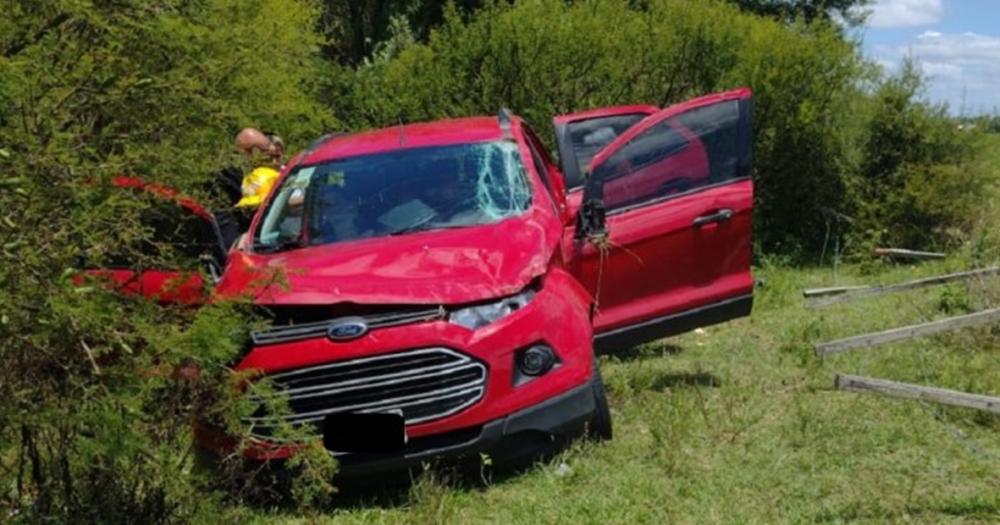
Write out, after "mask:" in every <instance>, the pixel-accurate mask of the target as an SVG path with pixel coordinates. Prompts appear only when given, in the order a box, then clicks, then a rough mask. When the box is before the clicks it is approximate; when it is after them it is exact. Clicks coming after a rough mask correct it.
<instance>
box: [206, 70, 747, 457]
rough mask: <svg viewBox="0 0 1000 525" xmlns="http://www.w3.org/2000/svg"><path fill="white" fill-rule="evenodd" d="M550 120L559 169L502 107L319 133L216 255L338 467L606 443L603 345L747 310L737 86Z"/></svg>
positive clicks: (269, 360) (227, 285)
mask: <svg viewBox="0 0 1000 525" xmlns="http://www.w3.org/2000/svg"><path fill="white" fill-rule="evenodd" d="M554 123H555V128H556V134H557V142H558V146H559V153H560V158H561V159H562V166H561V167H560V166H557V165H556V164H555V163H554V162H553V161H552V159H551V158H550V157H549V155H548V153H547V152H546V149H545V148H544V146H543V145H542V142H541V141H540V140H539V139H538V138H537V136H536V135H535V134H534V133H533V132H532V131H531V129H529V127H528V126H527V125H526V124H525V123H524V122H523V121H522V120H521V119H520V118H518V117H516V116H513V115H510V114H509V113H507V112H505V111H502V112H501V113H500V115H499V116H497V117H477V118H465V119H456V120H445V121H438V122H431V123H423V124H411V125H405V126H398V127H391V128H386V129H382V130H377V131H370V132H363V133H356V134H351V135H341V136H336V137H333V138H329V139H326V140H322V141H320V142H319V143H318V144H317V145H315V146H313V147H311V148H310V149H309V150H307V151H305V152H303V153H301V154H299V155H298V156H297V157H296V158H295V159H294V160H293V161H292V162H290V163H289V165H288V166H287V167H286V168H285V169H284V170H283V173H282V178H281V179H280V180H279V182H278V184H276V186H275V188H274V190H272V192H271V195H270V196H269V198H268V200H267V201H266V202H265V204H264V205H263V206H262V207H261V209H260V211H259V212H258V213H257V215H256V217H255V218H254V220H253V223H252V225H251V227H250V231H249V232H248V233H247V235H245V236H244V237H243V238H242V239H241V241H240V242H238V243H237V245H236V246H235V247H234V248H233V249H232V250H231V251H230V253H229V254H228V257H227V259H228V260H227V261H226V263H225V268H224V270H223V272H222V275H221V280H220V281H219V282H218V283H217V285H216V286H215V293H216V294H217V295H218V296H221V297H227V296H245V295H246V294H248V293H249V294H252V296H253V297H254V301H255V302H256V303H257V304H258V305H260V306H261V307H264V308H265V309H266V310H267V311H269V312H270V314H271V315H272V316H273V324H272V326H271V327H270V328H267V329H264V330H261V331H257V332H254V333H253V334H252V348H250V349H249V351H248V352H247V353H246V355H245V356H244V357H243V359H242V361H241V362H240V363H239V364H238V365H237V368H238V369H241V370H243V369H254V370H258V371H260V372H262V373H263V374H266V375H267V376H269V377H270V378H271V379H272V380H273V381H274V383H275V384H276V385H277V387H278V391H280V392H282V393H283V395H285V396H287V399H288V401H289V404H290V407H291V409H292V413H291V415H290V416H287V418H286V419H287V420H288V421H290V422H291V423H293V424H294V425H312V428H314V429H315V432H316V434H317V436H322V438H323V439H324V443H325V444H326V446H327V448H328V449H330V450H331V452H332V453H333V454H335V455H336V456H337V458H338V459H339V461H340V465H341V472H342V473H345V474H348V475H350V474H352V473H361V474H372V473H377V472H381V471H386V470H395V469H399V468H402V467H405V466H407V465H410V464H413V463H415V462H419V461H422V460H426V459H428V458H433V457H441V456H453V455H464V454H468V453H470V452H473V453H474V452H487V453H490V454H493V455H494V456H498V457H500V458H501V460H503V459H505V458H508V457H509V456H519V455H520V454H521V453H530V452H532V451H534V450H537V449H538V448H540V447H546V446H549V445H550V444H551V443H553V442H562V441H564V440H566V439H570V438H574V437H576V436H580V435H582V434H583V433H584V432H589V433H590V435H591V436H594V437H597V438H607V437H610V436H611V420H610V414H609V412H608V406H607V401H606V399H605V396H604V386H603V384H602V383H601V378H600V375H599V373H598V371H597V368H596V366H595V363H594V357H593V356H594V352H595V348H596V349H597V350H603V351H610V350H614V349H621V348H627V347H630V346H633V345H636V344H639V343H642V342H644V341H649V340H652V339H656V338H659V337H663V336H667V335H671V334H676V333H679V332H683V331H686V330H690V329H692V328H694V327H697V326H703V325H708V324H712V323H718V322H722V321H725V320H727V319H731V318H735V317H739V316H744V315H748V314H749V312H750V308H751V303H752V291H753V281H752V278H751V275H750V258H751V255H750V254H751V244H750V230H751V211H752V193H753V187H752V183H751V180H750V171H751V165H750V143H751V129H750V91H749V90H747V89H740V90H736V91H731V92H727V93H721V94H716V95H711V96H707V97H702V98H698V99H695V100H691V101H689V102H686V103H683V104H680V105H676V106H672V107H669V108H666V109H663V110H660V109H657V108H654V107H648V106H630V107H620V108H606V109H601V110H595V111H590V112H586V113H578V114H575V115H566V116H560V117H557V118H556V119H555V122H554ZM277 281H280V282H277ZM276 421H277V420H276V419H275V416H272V415H270V414H268V413H266V411H264V409H263V408H262V409H261V410H260V411H258V413H256V414H254V415H253V416H251V417H249V418H247V420H246V423H247V424H248V425H250V426H251V429H252V432H253V433H254V434H255V435H256V436H258V437H259V439H260V442H261V444H262V446H261V447H260V448H255V449H254V450H253V451H252V452H251V453H252V454H256V455H258V456H260V457H275V456H281V455H282V454H287V453H289V449H288V448H287V447H280V446H279V447H268V446H266V445H267V444H268V443H269V441H268V438H269V435H270V431H271V428H272V427H273V426H274V424H275V423H276ZM198 433H199V435H200V437H201V438H202V439H203V440H207V441H211V440H212V439H211V438H212V436H211V432H210V431H208V430H207V429H204V428H200V429H199V431H198Z"/></svg>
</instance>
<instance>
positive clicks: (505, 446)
mask: <svg viewBox="0 0 1000 525" xmlns="http://www.w3.org/2000/svg"><path fill="white" fill-rule="evenodd" d="M593 412H594V386H593V378H592V379H591V380H590V381H588V382H587V383H585V384H583V385H580V386H578V387H576V388H573V389H572V390H570V391H568V392H566V393H564V394H561V395H559V396H556V397H554V398H551V399H549V400H546V401H544V402H542V403H539V404H538V405H535V406H532V407H528V408H525V409H523V410H519V411H517V412H515V413H513V414H510V415H509V416H507V417H503V418H500V419H496V420H493V421H489V422H487V423H486V424H484V425H482V426H481V427H472V428H468V429H459V430H455V431H452V432H446V433H443V434H438V435H434V436H429V437H425V438H417V439H413V440H411V441H410V442H409V443H408V444H407V445H406V447H405V448H404V449H403V450H401V451H399V452H394V453H391V454H342V455H338V456H337V460H338V462H339V464H340V468H339V470H338V474H337V476H338V479H344V478H369V477H371V476H374V475H378V474H386V473H393V472H399V471H403V470H406V469H409V468H411V467H414V466H418V465H420V464H422V463H425V462H429V461H432V460H448V459H458V458H462V457H475V456H477V455H478V454H480V453H485V454H489V455H490V456H491V457H492V456H496V459H497V460H498V462H500V463H503V464H511V463H516V462H518V461H519V460H522V459H528V458H532V457H535V456H536V455H538V454H539V453H544V452H546V451H549V450H553V449H554V447H558V446H560V445H562V444H564V443H565V442H567V441H569V440H571V439H574V438H576V437H579V436H581V435H582V434H583V433H584V432H585V431H586V427H587V423H588V421H590V418H591V416H592V414H593Z"/></svg>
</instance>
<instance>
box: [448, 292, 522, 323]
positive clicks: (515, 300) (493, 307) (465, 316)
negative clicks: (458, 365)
mask: <svg viewBox="0 0 1000 525" xmlns="http://www.w3.org/2000/svg"><path fill="white" fill-rule="evenodd" d="M534 297H535V291H534V290H525V291H523V292H521V293H519V294H517V295H512V296H510V297H504V298H503V299H500V300H498V301H496V302H493V303H489V304H480V305H477V306H469V307H466V308H461V309H458V310H455V311H453V312H451V313H450V314H448V321H449V322H452V323H455V324H457V325H459V326H464V327H466V328H468V329H469V330H475V329H477V328H482V327H484V326H486V325H488V324H490V323H495V322H497V321H499V320H500V319H503V318H504V317H507V316H508V315H510V314H511V313H512V312H515V311H517V310H520V309H521V308H524V307H525V306H527V305H528V303H530V302H531V300H532V299H533V298H534Z"/></svg>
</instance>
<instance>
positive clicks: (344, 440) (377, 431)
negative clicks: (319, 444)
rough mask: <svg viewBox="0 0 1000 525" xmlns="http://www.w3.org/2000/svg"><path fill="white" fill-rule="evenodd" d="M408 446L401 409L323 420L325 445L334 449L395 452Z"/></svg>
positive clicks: (345, 415)
mask: <svg viewBox="0 0 1000 525" xmlns="http://www.w3.org/2000/svg"><path fill="white" fill-rule="evenodd" d="M404 445H406V421H405V420H404V419H403V414H402V413H401V412H382V413H365V414H357V413H340V414H330V415H328V416H326V418H325V419H324V420H323V446H325V447H326V449H327V450H330V451H333V452H392V451H395V450H400V449H402V448H403V446H404Z"/></svg>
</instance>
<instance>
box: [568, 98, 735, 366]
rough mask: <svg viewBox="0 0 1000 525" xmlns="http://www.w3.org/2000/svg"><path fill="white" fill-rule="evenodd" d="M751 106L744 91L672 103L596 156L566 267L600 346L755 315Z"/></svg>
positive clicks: (635, 341) (622, 344) (615, 346)
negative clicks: (590, 312) (588, 305)
mask: <svg viewBox="0 0 1000 525" xmlns="http://www.w3.org/2000/svg"><path fill="white" fill-rule="evenodd" d="M750 104H751V97H750V90H749V89H739V90H735V91H730V92H726V93H719V94H714V95H709V96H705V97H701V98H697V99H694V100H690V101H688V102H684V103H682V104H678V105H674V106H671V107H668V108H666V109H664V110H662V111H659V112H656V113H655V114H653V115H650V116H648V117H646V118H644V119H642V120H641V121H639V122H638V123H636V124H635V125H633V126H631V127H630V128H628V129H627V130H625V131H623V132H621V133H620V134H618V136H617V137H616V138H614V139H613V140H612V141H611V142H610V143H609V144H608V145H607V146H606V147H605V148H604V149H602V150H601V151H599V152H597V153H596V154H595V155H593V158H592V159H591V161H590V163H589V165H588V168H587V173H588V176H587V178H586V180H585V185H584V191H583V196H582V201H583V202H582V204H581V209H580V213H579V219H578V221H577V224H576V234H577V241H576V243H575V252H576V253H575V254H574V257H573V265H574V268H575V273H577V275H578V277H579V278H580V280H581V282H583V283H584V285H585V286H587V287H588V288H590V289H591V291H592V292H593V293H594V295H595V297H596V299H597V310H596V312H595V317H594V325H595V334H596V336H595V337H596V341H595V344H596V346H597V347H598V348H599V349H602V350H614V349H621V348H626V347H630V346H634V345H636V344H639V343H642V342H645V341H649V340H653V339H657V338H660V337H665V336H668V335H673V334H677V333H680V332H684V331H687V330H691V329H693V328H696V327H699V326H705V325H709V324H714V323H719V322H722V321H726V320H728V319H732V318H735V317H740V316H744V315H748V314H749V313H750V309H751V305H752V301H753V278H752V276H751V274H750V261H751V239H750V234H751V216H752V207H753V183H752V182H751V180H750V172H751V155H750V149H751V140H752V135H751V114H750V113H751V112H750Z"/></svg>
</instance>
